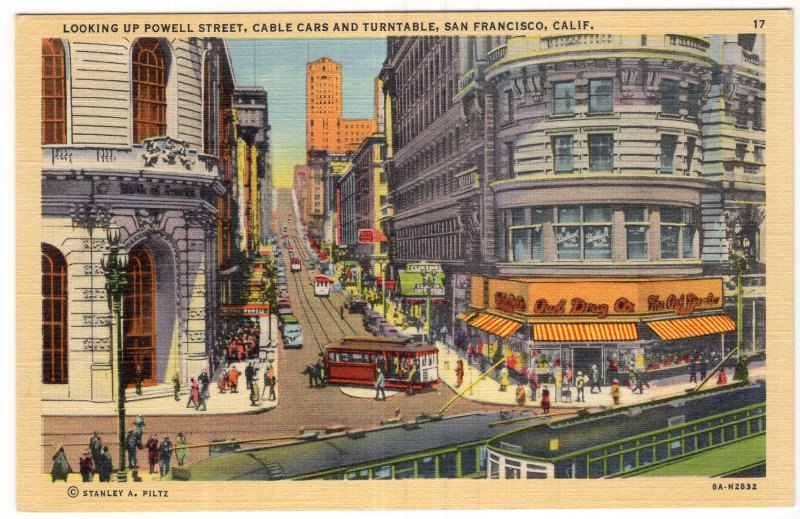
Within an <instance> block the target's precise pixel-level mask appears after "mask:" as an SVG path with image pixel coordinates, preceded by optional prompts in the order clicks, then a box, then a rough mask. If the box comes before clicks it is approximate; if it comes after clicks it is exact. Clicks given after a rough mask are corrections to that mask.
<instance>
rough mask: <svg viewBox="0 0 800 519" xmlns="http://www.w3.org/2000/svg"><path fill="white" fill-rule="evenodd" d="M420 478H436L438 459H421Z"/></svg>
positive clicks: (419, 463)
mask: <svg viewBox="0 0 800 519" xmlns="http://www.w3.org/2000/svg"><path fill="white" fill-rule="evenodd" d="M417 463H418V471H419V477H421V478H424V479H432V478H435V477H436V458H434V457H433V456H427V457H425V458H422V459H420V460H419V461H418V462H417Z"/></svg>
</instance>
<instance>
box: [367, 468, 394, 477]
mask: <svg viewBox="0 0 800 519" xmlns="http://www.w3.org/2000/svg"><path fill="white" fill-rule="evenodd" d="M372 479H392V466H391V465H383V466H382V467H377V468H374V469H372Z"/></svg>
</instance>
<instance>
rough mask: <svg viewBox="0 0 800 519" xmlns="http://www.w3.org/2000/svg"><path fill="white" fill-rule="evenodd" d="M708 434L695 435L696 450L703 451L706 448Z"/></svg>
mask: <svg viewBox="0 0 800 519" xmlns="http://www.w3.org/2000/svg"><path fill="white" fill-rule="evenodd" d="M708 445H709V441H708V434H698V435H697V448H698V449H705V448H706V447H708Z"/></svg>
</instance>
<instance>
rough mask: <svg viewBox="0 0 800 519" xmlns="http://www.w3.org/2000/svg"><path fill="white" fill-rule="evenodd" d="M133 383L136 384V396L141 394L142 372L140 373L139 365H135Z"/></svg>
mask: <svg viewBox="0 0 800 519" xmlns="http://www.w3.org/2000/svg"><path fill="white" fill-rule="evenodd" d="M134 381H135V383H136V394H137V395H141V394H142V382H143V381H144V372H142V366H140V365H139V363H136V373H135V375H134Z"/></svg>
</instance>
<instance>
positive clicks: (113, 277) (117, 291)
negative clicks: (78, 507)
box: [100, 227, 128, 482]
mask: <svg viewBox="0 0 800 519" xmlns="http://www.w3.org/2000/svg"><path fill="white" fill-rule="evenodd" d="M119 242H120V230H119V227H109V228H108V244H109V252H107V253H105V254H103V256H102V258H101V260H100V263H101V265H102V267H103V270H104V271H105V273H106V292H107V293H108V301H109V305H110V306H111V311H112V312H113V313H114V326H115V327H116V341H117V348H116V351H117V410H118V413H119V431H118V432H119V472H118V473H117V481H119V482H125V481H127V480H128V474H127V472H126V470H125V381H124V379H123V373H124V371H123V367H122V364H123V351H122V293H123V291H124V290H125V287H126V286H128V275H127V268H128V253H127V252H124V251H121V250H120V248H119Z"/></svg>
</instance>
